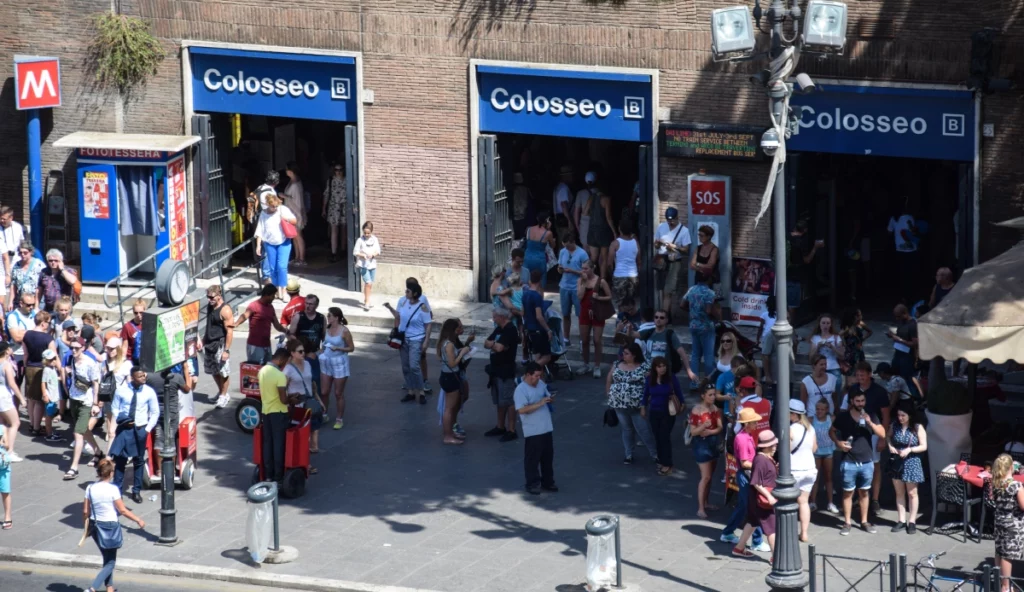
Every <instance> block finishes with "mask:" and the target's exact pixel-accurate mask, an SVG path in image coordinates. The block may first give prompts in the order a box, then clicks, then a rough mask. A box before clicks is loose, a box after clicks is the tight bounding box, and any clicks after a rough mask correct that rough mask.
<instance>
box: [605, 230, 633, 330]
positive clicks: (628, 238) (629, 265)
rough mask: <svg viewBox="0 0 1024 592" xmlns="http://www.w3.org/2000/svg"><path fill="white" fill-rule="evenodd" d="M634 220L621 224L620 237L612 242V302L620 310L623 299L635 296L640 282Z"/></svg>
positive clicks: (610, 252) (610, 254) (610, 255)
mask: <svg viewBox="0 0 1024 592" xmlns="http://www.w3.org/2000/svg"><path fill="white" fill-rule="evenodd" d="M634 232H635V231H634V229H633V221H632V220H630V219H629V218H627V219H625V220H623V221H622V222H621V223H620V224H619V238H617V239H615V241H614V242H612V246H611V250H610V251H609V253H608V256H609V257H610V258H611V261H612V265H613V268H612V269H613V270H614V271H612V304H613V305H614V306H615V310H619V307H620V305H621V304H622V300H623V299H625V298H634V297H635V296H636V288H637V285H638V284H639V283H640V246H639V244H637V241H636V236H635V235H634V234H633V233H634Z"/></svg>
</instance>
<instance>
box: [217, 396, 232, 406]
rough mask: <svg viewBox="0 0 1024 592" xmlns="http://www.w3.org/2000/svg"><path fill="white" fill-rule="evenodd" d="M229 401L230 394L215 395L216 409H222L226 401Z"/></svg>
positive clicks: (226, 404) (226, 403)
mask: <svg viewBox="0 0 1024 592" xmlns="http://www.w3.org/2000/svg"><path fill="white" fill-rule="evenodd" d="M230 402H231V395H221V396H219V397H217V408H218V409H223V408H225V407H227V406H228V403H230Z"/></svg>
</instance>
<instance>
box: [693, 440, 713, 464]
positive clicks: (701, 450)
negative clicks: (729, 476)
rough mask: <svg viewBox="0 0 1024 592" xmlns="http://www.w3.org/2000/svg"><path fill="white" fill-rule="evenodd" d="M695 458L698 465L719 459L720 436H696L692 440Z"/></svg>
mask: <svg viewBox="0 0 1024 592" xmlns="http://www.w3.org/2000/svg"><path fill="white" fill-rule="evenodd" d="M690 444H691V445H692V446H693V458H694V460H696V461H697V463H706V462H711V461H713V460H715V459H716V458H718V436H717V435H714V436H694V438H693V439H692V440H690Z"/></svg>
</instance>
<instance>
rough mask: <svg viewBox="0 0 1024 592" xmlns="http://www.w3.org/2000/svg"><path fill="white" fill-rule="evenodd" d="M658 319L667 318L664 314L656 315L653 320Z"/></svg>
mask: <svg viewBox="0 0 1024 592" xmlns="http://www.w3.org/2000/svg"><path fill="white" fill-rule="evenodd" d="M659 319H662V320H663V319H668V317H666V316H664V315H657V316H655V317H654V320H656V321H657V320H659Z"/></svg>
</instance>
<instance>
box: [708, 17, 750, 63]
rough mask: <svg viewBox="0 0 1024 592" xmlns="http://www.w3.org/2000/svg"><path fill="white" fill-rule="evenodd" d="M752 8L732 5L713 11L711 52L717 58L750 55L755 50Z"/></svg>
mask: <svg viewBox="0 0 1024 592" xmlns="http://www.w3.org/2000/svg"><path fill="white" fill-rule="evenodd" d="M754 43H755V40H754V30H753V27H751V21H750V9H749V8H748V7H746V6H732V7H730V8H719V9H718V10H713V11H711V52H712V54H714V56H715V59H716V60H720V59H735V58H745V57H749V56H750V54H751V53H753V51H754Z"/></svg>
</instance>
